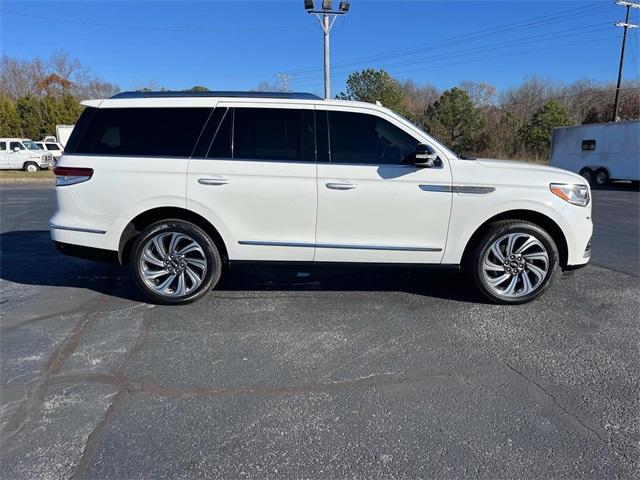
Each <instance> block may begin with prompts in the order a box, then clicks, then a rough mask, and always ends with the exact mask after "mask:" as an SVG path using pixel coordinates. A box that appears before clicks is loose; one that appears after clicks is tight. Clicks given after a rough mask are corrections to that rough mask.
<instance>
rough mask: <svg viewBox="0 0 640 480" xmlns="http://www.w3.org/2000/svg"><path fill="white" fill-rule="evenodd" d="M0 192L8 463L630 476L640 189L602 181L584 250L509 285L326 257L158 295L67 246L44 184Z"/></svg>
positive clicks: (149, 472)
mask: <svg viewBox="0 0 640 480" xmlns="http://www.w3.org/2000/svg"><path fill="white" fill-rule="evenodd" d="M0 201H1V209H2V210H1V223H0V229H1V230H0V249H1V255H2V258H1V262H2V263H1V268H0V312H1V313H2V319H1V327H0V335H1V336H0V348H1V350H0V356H1V363H2V368H1V371H0V377H1V378H0V381H1V393H2V398H1V403H2V408H1V410H0V428H2V446H1V451H0V476H1V477H2V478H6V479H14V478H15V479H34V478H45V479H58V478H60V479H62V478H105V479H129V478H195V477H201V478H267V477H268V478H366V479H368V478H408V477H412V478H418V477H421V478H465V477H478V478H535V479H538V478H598V479H601V478H632V477H634V476H636V478H637V475H638V468H639V465H640V460H639V459H640V453H639V452H640V450H639V445H640V415H639V413H638V412H640V348H639V346H638V339H639V338H640V311H639V310H640V285H639V280H638V278H639V276H640V256H639V225H640V219H639V211H640V194H639V192H638V191H637V190H633V189H629V188H624V187H612V188H611V189H609V190H601V191H596V192H594V220H595V222H596V231H595V235H594V238H593V262H592V264H591V265H589V266H588V267H586V268H585V269H582V270H581V271H578V272H577V273H575V274H574V275H572V276H566V277H562V278H560V279H558V280H557V282H556V285H554V286H552V288H551V289H550V290H549V291H548V292H547V294H546V295H545V296H544V297H543V298H542V299H540V300H538V301H536V302H534V303H531V304H528V305H523V306H518V307H501V306H495V305H488V304H484V303H480V302H478V301H477V298H476V297H475V296H474V294H473V293H472V292H471V291H470V290H469V289H468V288H466V287H465V286H464V282H463V280H462V279H461V278H460V277H459V276H458V275H446V276H443V275H433V274H427V273H425V272H420V271H416V272H409V271H393V272H385V271H375V270H374V271H360V270H357V269H340V270H335V269H321V268H313V269H309V270H305V271H300V270H297V269H285V270H273V269H265V268H261V269H242V270H235V271H233V272H232V273H231V275H230V276H229V277H228V278H227V279H226V280H225V281H224V283H223V285H222V286H221V288H220V289H218V290H215V291H214V292H211V293H210V294H209V295H208V296H207V297H206V298H205V299H204V300H203V301H201V302H199V303H197V304H195V305H190V306H186V307H178V308H175V307H173V308H171V307H158V306H152V305H148V304H146V303H144V301H143V300H142V299H141V298H140V297H139V296H138V295H137V293H136V292H135V291H134V290H133V289H132V288H131V286H130V284H129V281H128V278H127V272H126V270H124V269H119V268H116V267H111V266H107V265H103V264H99V263H92V262H86V261H83V260H77V259H71V258H68V257H64V256H62V255H59V254H58V253H57V252H56V251H55V249H54V248H53V246H52V245H51V243H50V240H49V235H48V232H47V220H48V217H49V216H50V214H51V213H52V211H53V209H54V201H53V189H52V188H51V187H50V186H7V185H0Z"/></svg>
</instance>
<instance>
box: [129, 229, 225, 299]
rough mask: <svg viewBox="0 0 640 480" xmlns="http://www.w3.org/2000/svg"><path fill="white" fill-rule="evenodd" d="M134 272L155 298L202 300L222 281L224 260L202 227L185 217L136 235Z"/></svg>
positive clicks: (132, 259) (138, 280) (131, 265)
mask: <svg viewBox="0 0 640 480" xmlns="http://www.w3.org/2000/svg"><path fill="white" fill-rule="evenodd" d="M129 264H130V269H131V275H132V277H133V279H134V281H135V283H136V285H137V286H138V288H139V289H140V290H142V292H143V293H144V294H145V295H146V296H147V297H148V298H149V299H151V300H152V301H154V302H156V303H161V304H166V305H178V304H185V303H191V302H194V301H196V300H198V299H200V298H201V297H202V296H203V295H205V294H206V293H207V292H208V291H209V290H211V289H212V288H213V287H214V286H215V285H216V284H217V283H218V281H219V280H220V274H221V271H222V260H221V257H220V253H219V251H218V248H217V247H216V245H215V243H214V242H213V241H212V240H211V238H210V237H209V236H208V235H207V234H206V232H205V231H204V230H202V229H201V228H200V227H198V226H196V225H194V224H192V223H189V222H186V221H184V220H177V219H176V220H163V221H160V222H156V223H154V224H152V225H150V226H149V227H147V228H145V229H144V231H143V232H142V233H141V234H140V235H138V237H137V238H136V240H135V242H134V244H133V247H132V250H131V257H130V262H129Z"/></svg>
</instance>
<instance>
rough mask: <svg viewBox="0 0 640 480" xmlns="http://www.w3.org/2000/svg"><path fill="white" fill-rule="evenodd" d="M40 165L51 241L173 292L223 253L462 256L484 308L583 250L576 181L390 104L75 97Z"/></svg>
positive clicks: (183, 293)
mask: <svg viewBox="0 0 640 480" xmlns="http://www.w3.org/2000/svg"><path fill="white" fill-rule="evenodd" d="M83 103H84V105H85V107H86V108H85V110H84V112H83V113H82V115H81V117H80V119H79V120H78V123H77V124H76V128H75V129H74V131H73V133H72V135H71V137H70V138H69V142H68V143H67V145H66V146H65V153H64V155H63V156H62V157H61V158H60V161H59V162H58V166H56V168H55V169H54V172H55V174H56V196H57V210H56V212H55V214H54V215H53V217H52V218H51V219H50V224H49V228H50V231H51V236H52V239H53V241H54V242H55V244H56V246H57V247H58V248H59V249H60V250H61V251H62V252H64V253H68V254H70V255H77V256H82V257H88V258H93V259H104V258H108V259H113V260H115V261H116V262H119V263H128V264H129V265H130V268H131V273H132V279H133V281H134V282H135V283H136V285H137V286H138V287H139V288H140V289H141V290H142V292H144V293H145V295H147V296H148V297H149V298H150V299H152V300H153V301H154V302H158V303H167V304H181V303H187V302H192V301H194V300H197V299H198V298H201V297H202V296H203V295H205V294H206V292H207V291H208V290H210V289H211V288H213V287H214V286H215V285H216V284H217V283H218V280H219V279H220V275H221V274H222V273H223V271H224V268H223V267H224V265H226V264H233V263H236V262H276V263H275V265H276V268H277V265H278V263H279V262H325V263H326V262H331V263H335V262H338V263H340V262H344V263H351V264H353V263H369V264H371V263H373V264H378V265H380V266H381V267H382V266H384V265H389V264H394V265H406V264H413V265H421V266H423V267H425V266H426V267H430V268H433V269H436V270H457V269H459V268H461V267H463V268H465V269H466V271H467V272H468V273H469V276H470V278H471V279H472V281H473V282H474V283H475V284H476V285H477V286H478V289H479V291H480V292H481V293H482V294H483V295H485V296H486V298H488V299H489V300H491V301H493V302H499V303H506V304H517V303H523V302H527V301H530V300H532V299H534V298H536V297H538V296H539V295H540V294H541V293H542V292H543V291H544V290H545V289H546V288H547V287H548V286H549V285H550V284H551V282H552V280H553V278H554V277H555V276H556V275H557V273H558V271H559V270H560V269H562V270H571V269H576V268H579V267H581V266H584V265H585V264H586V263H587V262H588V261H589V256H590V253H591V245H590V243H589V239H590V237H591V232H592V229H593V226H592V223H591V203H590V189H589V186H588V185H587V184H586V182H585V181H584V179H583V178H582V177H580V176H579V175H576V174H574V173H570V172H567V171H565V170H560V169H557V168H551V167H547V166H541V165H530V164H526V163H522V162H505V161H501V160H482V159H478V160H475V159H464V158H460V157H458V156H456V154H455V153H453V152H452V151H451V150H449V149H448V148H447V147H446V146H444V145H443V144H442V143H440V142H439V141H437V140H436V139H434V138H433V137H431V136H430V135H429V134H427V133H426V132H424V131H423V130H421V129H420V128H418V127H417V126H415V125H414V124H412V123H411V122H409V121H408V120H406V119H404V118H402V117H400V116H399V115H397V114H395V113H394V112H392V111H391V110H389V109H386V108H383V107H381V106H377V105H372V104H370V103H363V102H349V101H343V100H323V99H321V98H319V97H317V96H315V95H310V94H296V93H275V94H274V93H266V92H249V93H241V92H146V93H141V92H132V93H122V94H118V95H116V96H114V97H112V98H110V99H106V100H91V101H85V102H83Z"/></svg>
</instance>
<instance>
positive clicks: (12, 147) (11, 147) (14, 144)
mask: <svg viewBox="0 0 640 480" xmlns="http://www.w3.org/2000/svg"><path fill="white" fill-rule="evenodd" d="M16 148H17V149H18V150H24V147H23V146H22V143H20V142H11V143H10V144H9V150H11V151H12V152H13V151H14V150H15V149H16Z"/></svg>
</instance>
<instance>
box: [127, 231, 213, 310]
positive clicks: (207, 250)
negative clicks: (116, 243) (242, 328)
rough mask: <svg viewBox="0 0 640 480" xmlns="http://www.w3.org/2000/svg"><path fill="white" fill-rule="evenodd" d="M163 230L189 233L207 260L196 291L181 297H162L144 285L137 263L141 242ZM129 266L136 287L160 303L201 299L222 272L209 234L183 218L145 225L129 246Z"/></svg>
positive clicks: (180, 302) (144, 242)
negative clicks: (205, 270)
mask: <svg viewBox="0 0 640 480" xmlns="http://www.w3.org/2000/svg"><path fill="white" fill-rule="evenodd" d="M165 232H167V233H168V232H176V233H184V234H185V235H188V236H190V237H191V238H193V239H194V240H195V241H196V242H198V244H200V246H201V247H202V249H203V251H204V254H205V258H206V259H207V273H206V275H205V278H204V281H203V282H202V284H201V285H200V286H199V287H198V288H197V289H196V290H195V291H193V292H189V293H188V294H187V295H184V296H182V297H165V296H163V295H159V294H158V293H156V292H154V291H153V290H151V289H150V288H149V287H148V286H147V284H146V283H145V282H144V280H143V278H142V276H141V273H140V269H139V264H140V257H141V255H142V249H143V247H144V245H145V244H146V243H147V241H148V240H149V239H150V238H151V237H153V236H155V235H157V234H159V233H165ZM129 268H130V271H131V276H132V278H133V280H134V282H135V284H136V286H137V287H138V288H139V289H140V291H142V292H143V293H144V295H145V296H146V297H148V298H149V299H150V300H151V301H153V302H154V303H158V304H162V305H184V304H187V303H191V302H195V301H196V300H198V299H200V298H201V297H202V296H204V295H205V294H206V293H207V292H208V291H210V290H211V289H212V288H213V287H214V286H215V285H216V284H217V283H218V281H219V280H220V274H221V271H222V259H221V257H220V253H219V251H218V248H217V247H216V245H215V243H214V242H213V240H211V238H210V237H209V235H207V233H206V232H205V231H204V230H202V229H201V228H200V227H198V226H196V225H194V224H192V223H189V222H186V221H183V220H163V221H160V222H156V223H154V224H152V225H150V226H149V227H147V228H145V229H144V230H143V231H142V233H140V235H138V236H137V238H136V240H135V242H134V244H133V246H132V248H131V255H130V257H129Z"/></svg>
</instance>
